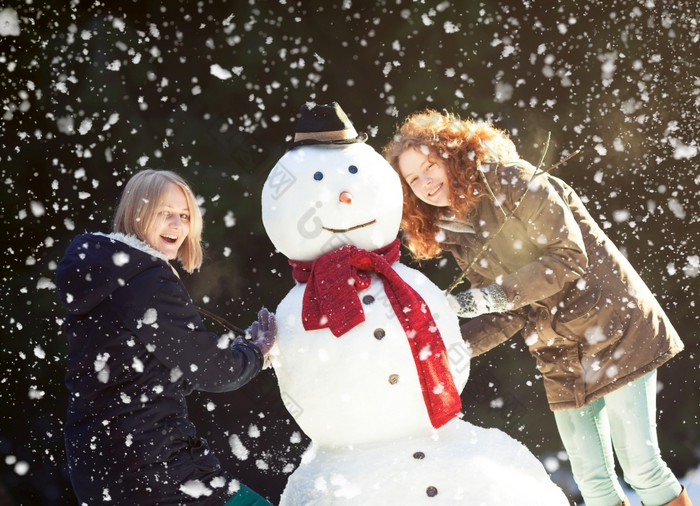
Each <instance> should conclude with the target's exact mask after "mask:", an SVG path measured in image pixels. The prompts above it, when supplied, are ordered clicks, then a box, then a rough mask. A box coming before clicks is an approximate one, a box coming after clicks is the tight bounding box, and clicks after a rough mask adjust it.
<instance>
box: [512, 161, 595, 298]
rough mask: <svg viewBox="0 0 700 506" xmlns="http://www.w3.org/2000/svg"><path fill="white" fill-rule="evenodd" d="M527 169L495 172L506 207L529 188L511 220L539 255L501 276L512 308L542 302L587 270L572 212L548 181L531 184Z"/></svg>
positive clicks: (539, 178) (545, 178) (544, 178)
mask: <svg viewBox="0 0 700 506" xmlns="http://www.w3.org/2000/svg"><path fill="white" fill-rule="evenodd" d="M533 172H534V167H532V166H531V165H530V164H525V163H523V164H522V165H514V166H507V167H503V168H501V169H500V170H499V175H498V178H499V190H500V191H499V192H498V193H501V195H502V196H503V198H504V207H505V208H506V209H513V208H515V206H516V205H517V202H518V200H519V199H520V197H521V195H523V193H524V192H525V190H526V189H527V193H525V196H524V198H523V199H522V201H521V202H520V205H519V206H518V208H517V209H516V211H515V215H514V217H513V219H518V220H520V221H521V222H522V223H523V224H524V226H525V229H526V231H527V235H528V239H529V240H530V241H531V242H532V244H534V245H537V248H538V249H539V250H540V252H541V254H540V256H539V257H538V258H537V259H535V260H534V261H532V262H530V263H528V264H525V265H523V266H522V267H520V268H519V269H517V270H516V271H515V272H512V273H510V274H508V275H506V276H504V277H503V279H502V282H501V287H502V288H503V291H504V292H505V293H506V295H507V297H508V300H509V301H510V302H512V303H513V305H514V308H519V307H522V306H525V305H527V304H530V303H532V302H535V301H538V300H542V299H545V298H547V297H550V296H552V295H554V294H555V293H557V292H559V291H561V290H562V289H563V288H564V285H565V284H566V283H568V282H571V281H573V280H576V279H578V278H580V277H581V276H582V275H583V274H584V273H585V271H586V268H587V267H588V257H587V255H586V247H585V245H584V242H583V234H582V232H581V229H580V227H579V226H578V223H577V222H576V219H575V218H574V215H573V213H572V212H571V210H570V209H569V207H568V205H567V204H566V202H565V201H564V199H563V198H562V196H561V195H559V193H558V192H557V191H556V188H555V187H554V186H553V185H552V184H551V183H550V180H549V176H547V175H539V176H537V177H535V178H534V179H532V181H530V178H531V176H532V174H533Z"/></svg>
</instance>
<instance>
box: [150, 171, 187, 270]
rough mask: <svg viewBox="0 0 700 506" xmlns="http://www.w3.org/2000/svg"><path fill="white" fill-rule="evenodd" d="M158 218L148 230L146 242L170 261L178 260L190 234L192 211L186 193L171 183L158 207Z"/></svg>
mask: <svg viewBox="0 0 700 506" xmlns="http://www.w3.org/2000/svg"><path fill="white" fill-rule="evenodd" d="M156 213H157V216H156V217H155V219H154V220H153V221H152V222H151V225H150V226H149V227H148V229H147V230H146V242H147V243H148V245H149V246H150V247H151V248H154V249H156V250H158V251H160V252H161V253H163V254H164V255H165V256H166V257H167V258H168V260H173V259H175V258H177V252H178V250H179V249H180V246H182V243H183V242H184V241H185V239H186V238H187V235H188V234H189V233H190V210H189V208H188V206H187V198H186V197H185V192H184V191H182V188H180V187H179V186H178V185H176V184H175V183H170V184H169V186H168V189H167V191H166V192H165V194H164V195H163V198H162V200H161V201H160V202H159V203H158V206H157V207H156Z"/></svg>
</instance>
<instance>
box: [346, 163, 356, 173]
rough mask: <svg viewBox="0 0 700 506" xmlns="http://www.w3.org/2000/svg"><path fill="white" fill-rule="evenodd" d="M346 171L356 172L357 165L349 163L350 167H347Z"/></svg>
mask: <svg viewBox="0 0 700 506" xmlns="http://www.w3.org/2000/svg"><path fill="white" fill-rule="evenodd" d="M348 172H350V174H357V166H356V165H351V166H350V167H348Z"/></svg>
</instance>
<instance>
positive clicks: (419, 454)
mask: <svg viewBox="0 0 700 506" xmlns="http://www.w3.org/2000/svg"><path fill="white" fill-rule="evenodd" d="M413 458H414V459H418V460H421V459H424V458H425V453H423V452H416V453H414V454H413Z"/></svg>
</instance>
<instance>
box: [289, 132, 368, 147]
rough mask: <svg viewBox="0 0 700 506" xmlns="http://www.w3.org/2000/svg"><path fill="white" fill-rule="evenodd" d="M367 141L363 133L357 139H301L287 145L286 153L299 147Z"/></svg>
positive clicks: (340, 144)
mask: <svg viewBox="0 0 700 506" xmlns="http://www.w3.org/2000/svg"><path fill="white" fill-rule="evenodd" d="M366 141H367V134H366V133H365V132H360V133H359V134H358V135H357V137H350V138H347V139H334V140H321V139H303V140H298V141H292V142H290V143H289V144H288V145H287V151H290V150H292V149H294V148H299V147H301V146H324V145H325V146H344V145H347V144H357V143H361V142H366Z"/></svg>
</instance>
